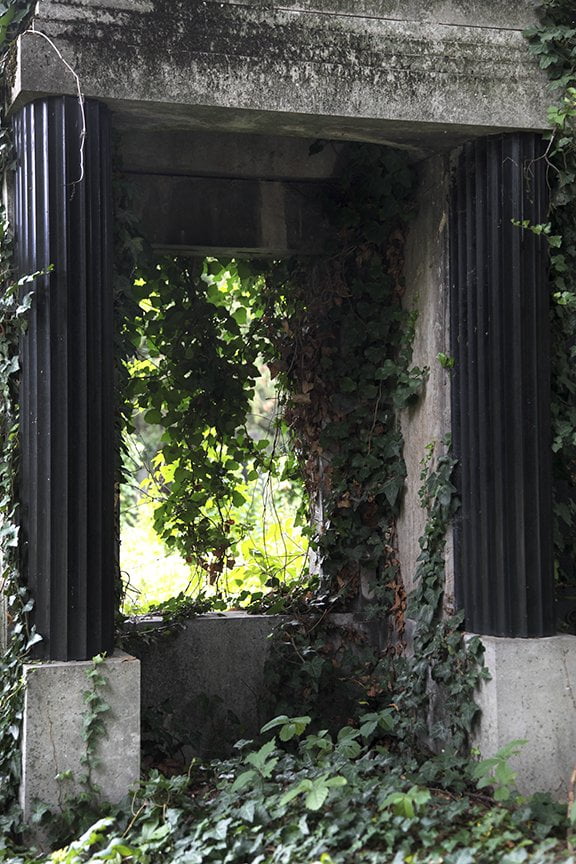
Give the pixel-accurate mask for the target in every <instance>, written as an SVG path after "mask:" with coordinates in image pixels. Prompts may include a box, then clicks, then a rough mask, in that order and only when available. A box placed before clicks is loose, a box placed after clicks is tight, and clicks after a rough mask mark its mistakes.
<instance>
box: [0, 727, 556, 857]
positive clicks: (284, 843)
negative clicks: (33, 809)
mask: <svg viewBox="0 0 576 864" xmlns="http://www.w3.org/2000/svg"><path fill="white" fill-rule="evenodd" d="M307 719H308V718H301V717H299V718H296V717H279V718H276V719H275V720H274V721H272V722H271V724H268V725H269V727H271V728H272V729H280V730H282V729H284V728H285V727H291V728H295V729H297V732H296V733H295V735H294V736H293V737H291V738H290V739H289V741H288V742H287V743H285V744H282V743H281V742H279V741H278V740H277V739H276V737H272V738H271V739H269V740H267V741H265V742H264V743H260V742H258V743H257V744H253V742H239V744H238V754H237V755H236V756H234V757H233V758H231V759H228V760H226V761H217V762H212V763H210V764H203V763H198V762H196V763H193V764H192V765H191V767H190V770H189V772H188V775H183V776H179V777H174V778H168V777H164V776H163V775H161V774H159V773H158V772H157V771H153V772H151V774H150V776H149V777H148V779H147V780H145V781H144V782H143V783H142V785H141V786H140V788H139V789H138V790H137V791H136V794H135V796H134V799H133V801H132V802H131V805H130V807H129V808H126V811H125V812H120V813H118V814H117V815H116V817H115V818H111V817H110V818H108V819H100V820H98V821H97V822H96V823H95V824H94V825H93V826H92V828H90V829H89V830H88V831H86V832H85V833H84V834H83V836H81V837H80V838H79V839H78V840H75V841H74V842H73V843H71V844H70V845H69V846H66V847H64V848H62V849H59V850H57V851H56V852H53V853H52V854H51V855H49V856H45V855H38V856H37V857H34V855H33V853H31V852H29V853H26V854H25V855H24V853H23V854H22V857H19V856H18V855H17V852H16V850H14V849H12V850H5V853H3V852H2V850H1V849H0V861H2V860H5V861H12V862H13V864H17V862H22V864H24V862H25V864H36V862H38V864H55V862H63V864H81V862H96V861H113V862H122V861H126V862H130V864H133V862H141V864H155V862H157V861H169V862H172V864H207V862H218V864H220V862H225V864H245V862H251V864H310V862H323V864H328V862H332V864H380V862H382V861H390V862H397V864H407V862H410V864H426V862H427V864H433V862H444V864H465V862H468V864H472V862H476V861H481V862H482V864H502V862H507V864H515V862H516V864H521V862H526V864H560V862H566V864H568V862H569V861H571V860H572V859H571V858H570V857H569V855H568V852H567V850H566V845H565V844H566V831H567V829H568V830H569V826H568V822H567V820H566V818H565V816H564V815H563V814H562V811H561V808H560V807H559V805H557V804H555V803H554V802H553V801H551V800H550V799H548V798H545V797H544V796H534V797H533V798H530V799H527V800H526V799H516V800H515V801H514V803H511V802H508V803H499V802H498V801H497V800H495V799H494V798H492V797H491V795H490V786H489V785H486V784H485V783H480V784H478V785H481V786H482V790H481V792H479V791H478V788H477V781H476V780H475V779H474V773H475V770H474V765H473V764H461V763H452V764H450V763H449V762H447V761H446V760H445V761H444V765H443V766H442V763H441V760H438V759H437V760H436V765H437V768H438V770H437V772H436V774H435V779H434V782H430V779H429V777H430V773H431V772H430V770H429V765H428V763H424V764H419V763H418V762H416V761H414V760H411V759H408V758H406V754H402V756H400V757H399V756H398V755H397V754H396V753H395V750H394V743H395V741H394V737H390V734H389V730H388V732H387V731H386V728H385V727H387V726H388V722H387V721H386V722H385V723H384V726H381V725H380V724H379V723H377V724H376V726H375V727H373V723H374V717H373V716H372V715H364V716H361V717H360V719H359V724H358V726H354V727H348V728H347V729H346V730H345V729H341V730H340V731H339V733H338V734H334V735H331V734H330V733H328V732H327V731H326V730H321V732H320V733H318V734H306V728H307V724H306V723H304V721H305V720H307ZM367 728H370V730H371V731H370V735H368V736H365V735H363V734H362V733H361V730H362V729H367ZM263 731H264V730H263ZM352 731H353V732H355V733H357V737H356V739H355V740H356V741H358V747H357V748H356V749H354V750H353V751H351V750H347V749H345V748H339V747H338V741H339V740H340V741H341V740H344V739H346V738H350V737H351V732H352ZM320 741H322V742H324V745H323V746H318V745H319V742H320ZM509 749H510V750H511V749H512V748H509ZM498 760H499V761H498V766H499V767H501V768H502V769H504V767H505V766H506V758H505V755H504V754H503V753H502V754H499V757H498ZM480 765H482V763H480ZM454 768H456V769H457V770H458V771H459V774H458V780H459V782H458V784H457V785H454V783H453V778H454V776H455V775H454ZM478 773H479V775H480V778H481V780H482V778H484V777H485V776H486V770H485V769H484V768H482V770H480V771H479V772H478ZM8 855H11V857H10V858H8Z"/></svg>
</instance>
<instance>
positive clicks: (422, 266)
mask: <svg viewBox="0 0 576 864" xmlns="http://www.w3.org/2000/svg"><path fill="white" fill-rule="evenodd" d="M419 174H420V185H419V189H418V213H417V216H416V219H415V220H414V222H413V223H412V225H411V226H410V229H409V231H408V237H407V242H406V247H405V278H406V292H405V294H404V297H403V303H404V306H405V308H406V309H409V310H410V311H414V312H416V314H417V318H416V333H415V338H414V353H413V364H414V365H415V366H419V367H427V368H428V375H427V380H426V385H425V389H424V393H423V395H422V398H421V399H420V400H419V401H418V403H417V404H416V405H415V406H414V407H413V408H409V409H407V410H405V411H404V412H403V415H402V433H403V436H404V458H405V461H406V468H407V472H408V476H407V480H406V487H405V495H404V502H403V507H402V513H401V516H400V519H399V520H398V524H397V530H398V549H399V553H400V561H401V567H402V577H403V580H404V586H405V588H406V590H407V591H410V590H411V589H412V587H413V585H414V581H413V580H414V574H415V571H416V559H417V558H418V555H419V554H420V547H419V545H418V538H419V537H420V536H421V535H422V534H423V532H424V527H425V524H426V514H425V512H424V510H423V509H422V508H421V506H420V503H419V501H418V490H419V488H420V485H421V483H420V471H421V461H422V459H423V458H424V456H425V454H426V446H427V445H428V444H429V443H431V442H434V443H435V444H436V445H437V446H438V447H439V445H440V442H441V441H442V439H443V438H444V436H445V435H446V434H448V433H449V432H450V372H449V371H448V370H446V369H444V368H443V367H442V366H441V365H440V363H439V362H438V360H437V356H438V354H440V353H444V354H447V355H449V354H450V329H449V308H448V299H449V283H448V271H447V243H448V237H447V220H448V184H449V173H448V163H447V159H446V158H445V157H443V156H435V157H432V158H430V159H427V160H425V161H423V162H422V163H421V164H420V166H419ZM446 549H447V592H446V593H447V603H448V604H450V603H451V599H450V597H451V594H452V591H453V566H452V554H451V540H450V538H448V542H447V544H446Z"/></svg>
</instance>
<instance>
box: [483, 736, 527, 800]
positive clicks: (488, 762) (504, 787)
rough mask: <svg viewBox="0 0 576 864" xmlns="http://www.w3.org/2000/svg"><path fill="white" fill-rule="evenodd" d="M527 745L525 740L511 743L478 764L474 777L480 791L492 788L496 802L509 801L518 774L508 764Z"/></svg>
mask: <svg viewBox="0 0 576 864" xmlns="http://www.w3.org/2000/svg"><path fill="white" fill-rule="evenodd" d="M527 743H528V742H527V741H526V740H525V739H523V738H518V739H516V740H514V741H510V742H509V743H508V744H506V746H505V747H502V748H501V749H500V750H499V751H498V752H497V753H496V754H495V755H494V756H490V758H488V759H482V760H481V761H480V762H478V763H477V764H476V765H475V766H474V768H473V770H472V776H473V778H474V779H475V780H476V782H477V786H478V789H486V787H487V786H490V787H491V788H492V789H493V791H494V800H495V801H507V800H508V799H509V798H510V797H511V796H512V789H513V785H514V780H515V779H516V773H515V772H514V771H513V770H512V768H511V767H510V765H509V764H508V760H509V759H510V758H511V757H512V756H516V754H517V753H519V752H520V750H521V749H522V747H523V746H524V745H525V744H527Z"/></svg>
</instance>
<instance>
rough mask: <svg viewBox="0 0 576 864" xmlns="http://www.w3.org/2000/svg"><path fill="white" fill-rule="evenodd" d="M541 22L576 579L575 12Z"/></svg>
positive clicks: (555, 383)
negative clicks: (549, 101)
mask: <svg viewBox="0 0 576 864" xmlns="http://www.w3.org/2000/svg"><path fill="white" fill-rule="evenodd" d="M539 13H540V19H541V23H540V25H539V26H537V27H533V28H531V29H530V30H527V31H526V33H525V35H526V37H527V39H528V41H529V44H530V47H531V50H532V52H533V53H534V54H535V56H536V57H537V59H538V62H539V64H540V66H541V68H542V69H545V70H546V72H547V74H548V76H549V78H550V80H551V85H552V90H553V93H554V98H555V105H554V106H553V107H551V108H550V109H549V112H548V119H549V122H550V126H551V131H550V132H549V133H548V135H547V136H546V137H547V139H548V147H547V151H546V160H547V163H548V165H549V180H550V186H551V201H550V211H549V219H550V222H549V224H548V225H547V226H545V230H546V234H547V236H548V240H549V243H550V246H551V255H550V280H551V289H552V309H551V330H552V339H551V345H552V424H553V428H552V442H553V443H552V450H553V453H554V458H553V470H554V497H555V500H554V520H555V525H554V541H555V553H556V554H555V558H556V576H557V581H558V582H559V583H560V584H569V585H572V586H574V585H575V584H576V12H575V10H574V4H573V3H572V2H571V0H545V2H544V3H542V5H541V7H540V9H539Z"/></svg>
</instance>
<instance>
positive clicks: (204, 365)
mask: <svg viewBox="0 0 576 864" xmlns="http://www.w3.org/2000/svg"><path fill="white" fill-rule="evenodd" d="M141 259H142V260H141V262H140V267H139V270H138V273H137V275H138V278H137V279H136V280H135V283H134V287H133V288H132V296H133V298H134V299H135V300H136V301H137V304H136V305H135V307H133V308H132V314H131V316H130V318H128V319H125V320H124V324H123V327H124V339H125V340H126V339H129V340H130V341H131V342H132V344H133V346H134V347H135V349H136V354H135V355H134V356H132V357H131V358H130V355H128V358H127V362H126V367H127V371H128V373H129V374H127V375H126V374H125V375H124V379H123V381H124V387H125V390H126V394H127V404H129V405H130V406H132V408H135V409H136V410H137V411H138V412H140V415H139V416H143V417H144V420H145V421H146V422H147V423H148V424H154V426H156V427H157V428H159V429H160V441H159V445H158V446H157V448H156V451H155V452H153V453H151V454H150V456H149V460H148V463H149V464H148V465H147V469H148V476H147V478H146V479H145V480H144V481H143V483H142V484H141V485H142V486H143V487H144V494H145V495H146V496H147V497H148V499H149V500H151V501H153V502H154V528H155V531H156V533H157V534H158V536H160V537H161V538H162V540H163V542H164V543H165V544H166V546H167V547H168V548H169V549H170V550H173V551H177V552H178V553H179V554H180V555H181V556H182V557H183V558H184V559H185V561H186V563H187V564H188V565H189V567H190V582H191V588H192V583H193V582H194V581H196V582H197V583H198V587H196V589H195V590H201V591H205V590H207V592H208V594H210V593H212V594H214V596H215V597H216V598H217V599H216V602H217V603H220V600H219V599H218V598H219V597H222V596H226V595H237V600H236V603H238V602H240V603H245V602H248V600H249V599H258V598H260V597H262V595H263V593H264V592H265V591H267V590H269V589H270V588H274V587H279V586H281V585H285V584H287V583H290V582H292V583H294V582H295V581H297V580H298V579H299V577H300V575H301V573H302V569H303V562H305V559H306V552H305V549H302V546H301V544H300V543H298V541H297V540H296V538H297V532H296V531H295V528H294V524H293V520H290V519H289V518H288V517H286V516H283V517H281V513H280V511H279V510H278V495H277V492H276V494H273V493H271V491H270V490H271V488H272V483H273V479H274V478H277V479H278V483H279V484H280V491H281V494H284V497H286V496H285V493H284V489H283V486H285V485H286V484H285V483H284V484H282V477H285V476H286V475H287V474H288V473H290V470H291V463H292V461H293V460H292V458H291V457H290V455H289V454H285V453H283V452H282V450H281V448H280V446H279V442H280V429H279V424H276V429H274V428H273V425H274V424H273V420H274V418H273V417H272V418H269V425H270V429H269V430H268V431H269V432H270V433H271V437H272V438H273V441H269V440H267V439H266V438H264V437H263V435H262V429H261V427H260V426H258V424H257V423H256V424H254V423H251V424H250V426H251V429H250V431H249V429H248V425H249V421H250V415H251V407H252V401H253V399H254V394H255V385H256V382H257V380H258V379H259V378H260V368H259V366H260V363H259V358H260V352H261V348H262V337H261V335H259V332H258V331H259V328H258V326H257V321H258V318H259V317H260V316H261V314H262V309H261V304H260V300H259V297H260V293H261V286H262V284H263V277H262V276H260V275H257V274H253V273H252V272H251V271H250V269H249V268H248V267H247V265H246V264H245V263H243V262H235V261H231V262H228V263H227V264H222V263H220V262H219V261H216V260H215V259H206V261H205V262H204V264H203V266H198V265H197V264H195V263H194V262H190V261H180V260H176V259H162V260H160V261H157V260H156V259H155V258H152V257H151V258H150V259H149V260H148V259H146V258H142V256H141ZM125 421H126V425H127V427H128V428H129V429H130V428H131V424H132V420H131V418H130V417H129V416H128V413H126V415H125ZM251 433H252V434H251ZM278 483H275V491H276V490H277V489H278V488H279V486H278ZM291 494H292V497H294V496H296V497H297V492H296V490H295V489H294V484H293V480H292V491H291ZM268 507H270V509H271V511H272V513H271V515H267V513H266V508H268ZM281 523H282V524H281ZM285 531H288V534H285V533H284V532H285ZM199 574H200V578H198V575H199ZM238 595H239V596H238Z"/></svg>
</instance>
